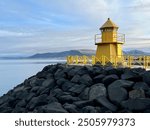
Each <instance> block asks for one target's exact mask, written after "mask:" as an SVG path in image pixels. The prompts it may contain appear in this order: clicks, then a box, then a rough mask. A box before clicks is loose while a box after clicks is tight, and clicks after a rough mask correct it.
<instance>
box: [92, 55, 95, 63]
mask: <svg viewBox="0 0 150 130" xmlns="http://www.w3.org/2000/svg"><path fill="white" fill-rule="evenodd" d="M95 63H96V58H95V56H92V65H95Z"/></svg>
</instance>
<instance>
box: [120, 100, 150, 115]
mask: <svg viewBox="0 0 150 130" xmlns="http://www.w3.org/2000/svg"><path fill="white" fill-rule="evenodd" d="M122 107H124V108H126V109H129V110H131V111H132V112H142V111H144V110H149V109H150V99H149V98H148V99H147V98H145V99H144V98H141V99H140V98H139V99H129V100H127V101H123V102H122Z"/></svg>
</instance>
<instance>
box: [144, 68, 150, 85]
mask: <svg viewBox="0 0 150 130" xmlns="http://www.w3.org/2000/svg"><path fill="white" fill-rule="evenodd" d="M149 77H150V71H145V72H144V73H143V74H142V78H143V81H144V82H145V83H147V84H148V85H149V86H150V78H149Z"/></svg>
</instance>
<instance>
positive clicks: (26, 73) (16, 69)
mask: <svg viewBox="0 0 150 130" xmlns="http://www.w3.org/2000/svg"><path fill="white" fill-rule="evenodd" d="M56 63H65V60H51V59H29V60H28V59H22V60H0V96H2V95H3V94H5V93H7V92H8V91H9V90H11V89H13V88H14V87H15V86H17V85H18V84H20V83H22V82H23V81H24V80H25V79H27V78H29V77H31V76H32V75H35V74H36V73H37V72H39V71H41V70H42V69H43V68H44V67H45V66H46V65H50V64H56Z"/></svg>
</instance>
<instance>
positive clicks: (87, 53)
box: [79, 49, 96, 56]
mask: <svg viewBox="0 0 150 130" xmlns="http://www.w3.org/2000/svg"><path fill="white" fill-rule="evenodd" d="M79 52H80V53H82V54H83V55H88V56H89V55H90V56H91V55H95V53H96V50H90V49H81V50H79Z"/></svg>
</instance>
